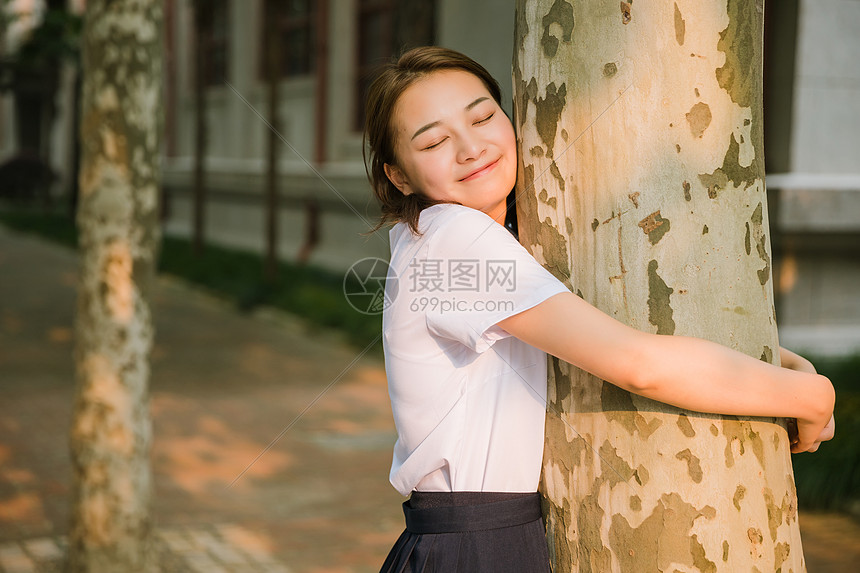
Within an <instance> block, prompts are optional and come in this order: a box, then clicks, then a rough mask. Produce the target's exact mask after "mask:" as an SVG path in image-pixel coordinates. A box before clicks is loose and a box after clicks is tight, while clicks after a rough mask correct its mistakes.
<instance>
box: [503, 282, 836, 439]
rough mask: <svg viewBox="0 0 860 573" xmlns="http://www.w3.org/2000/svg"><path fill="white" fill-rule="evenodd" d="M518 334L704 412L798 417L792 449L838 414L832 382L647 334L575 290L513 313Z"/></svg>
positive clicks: (512, 328)
mask: <svg viewBox="0 0 860 573" xmlns="http://www.w3.org/2000/svg"><path fill="white" fill-rule="evenodd" d="M499 326H500V327H501V328H503V329H504V330H506V331H507V332H509V333H510V334H511V335H513V336H515V337H517V338H519V339H520V340H523V341H524V342H526V343H528V344H531V345H532V346H535V347H537V348H540V349H541V350H544V351H545V352H547V353H549V354H552V355H553V356H556V357H558V358H560V359H561V360H564V361H566V362H569V363H571V364H573V365H574V366H577V367H579V368H582V369H583V370H586V371H588V372H591V373H592V374H594V375H595V376H597V377H599V378H602V379H603V380H606V381H608V382H611V383H612V384H615V385H616V386H619V387H621V388H623V389H625V390H628V391H630V392H633V393H635V394H639V395H641V396H645V397H647V398H652V399H654V400H658V401H660V402H665V403H667V404H672V405H674V406H678V407H680V408H685V409H688V410H695V411H699V412H713V413H717V414H732V415H738V416H776V417H786V418H797V421H798V441H797V443H796V444H794V445H792V452H802V451H807V450H811V449H813V448H815V447H817V440H818V439H819V437H820V435H821V433H822V430H823V429H824V428H825V427H826V426H827V425H828V421H829V420H830V418H831V414H832V412H833V404H834V400H835V395H834V392H833V386H832V385H831V384H830V380H828V379H827V378H825V377H824V376H820V375H818V374H814V373H808V372H797V371H793V370H789V369H786V368H779V367H776V366H772V365H770V364H767V363H765V362H762V361H761V360H756V359H755V358H752V357H750V356H747V355H745V354H742V353H740V352H737V351H734V350H731V349H729V348H726V347H724V346H721V345H719V344H716V343H713V342H709V341H706V340H701V339H697V338H690V337H684V336H662V335H656V334H648V333H645V332H640V331H638V330H636V329H634V328H631V327H629V326H626V325H624V324H622V323H620V322H618V321H617V320H615V319H613V318H611V317H610V316H608V315H606V314H604V313H603V312H601V311H599V310H597V309H596V308H594V307H593V306H591V305H590V304H588V303H587V302H585V301H584V300H582V299H580V298H579V297H578V296H576V295H575V294H572V293H562V294H558V295H555V296H553V297H551V298H549V299H547V300H545V301H544V302H542V303H541V304H539V305H537V306H535V307H533V308H531V309H529V310H526V311H523V312H521V313H519V314H516V315H514V316H511V317H509V318H506V319H504V320H502V321H501V322H499Z"/></svg>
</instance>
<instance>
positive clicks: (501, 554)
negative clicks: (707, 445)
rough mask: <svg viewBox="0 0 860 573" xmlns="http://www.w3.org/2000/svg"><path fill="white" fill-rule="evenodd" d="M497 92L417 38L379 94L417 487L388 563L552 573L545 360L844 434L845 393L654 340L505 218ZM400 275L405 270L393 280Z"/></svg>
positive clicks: (374, 171) (400, 368)
mask: <svg viewBox="0 0 860 573" xmlns="http://www.w3.org/2000/svg"><path fill="white" fill-rule="evenodd" d="M500 97H501V96H500V91H499V87H498V84H497V83H496V82H495V80H494V79H493V78H492V77H491V76H490V75H489V74H488V73H487V71H486V70H485V69H484V68H483V67H481V66H480V65H478V64H477V63H475V62H474V61H472V60H471V59H469V58H467V57H466V56H463V55H462V54H459V53H457V52H453V51H451V50H446V49H443V48H438V47H427V48H416V49H414V50H412V51H409V52H407V53H406V54H404V55H403V56H402V57H401V58H400V59H399V61H397V63H394V64H390V65H388V66H387V67H385V68H384V70H383V71H382V73H381V75H379V76H378V77H377V79H376V80H375V81H374V83H373V84H372V86H371V88H370V91H369V94H368V100H367V108H366V112H367V125H366V132H365V137H366V140H367V143H368V147H369V152H370V161H369V163H370V168H369V177H370V180H371V184H372V186H373V189H374V193H375V195H376V196H377V198H378V199H379V201H380V202H381V204H382V213H383V220H382V222H381V223H380V226H381V225H382V224H384V223H385V222H395V223H396V224H395V225H394V227H393V228H392V229H391V231H390V239H391V260H390V267H391V269H392V271H393V273H394V275H396V276H397V277H398V281H397V282H398V283H399V284H398V290H397V293H396V296H395V295H394V292H393V288H394V282H395V281H394V280H390V281H388V284H387V285H386V286H387V288H388V289H391V290H390V292H389V293H388V294H389V299H390V305H389V306H388V307H387V308H386V309H385V311H384V314H383V343H384V349H385V367H386V373H387V376H388V384H389V392H390V396H391V406H392V411H393V414H394V421H395V424H396V426H397V432H398V440H397V443H396V445H395V447H394V460H393V463H392V468H391V476H390V478H391V483H392V484H393V485H394V487H395V488H396V489H397V490H398V491H399V492H400V493H401V494H403V495H409V494H410V493H411V497H410V499H409V500H408V501H406V502H405V503H404V504H403V509H404V513H405V515H406V530H405V531H404V532H403V534H402V535H401V537H400V539H398V541H397V543H396V544H395V546H394V548H393V549H392V550H391V553H390V554H389V556H388V558H387V559H386V561H385V564H384V565H383V567H382V571H384V572H400V571H410V572H416V571H425V572H429V571H444V572H454V571H464V572H465V571H467V572H469V573H480V572H493V573H500V572H508V571H509V572H517V573H523V572H544V571H549V558H548V553H547V546H546V541H545V538H544V535H545V533H544V526H543V522H542V520H541V516H540V504H539V499H538V494H537V493H536V491H537V487H538V480H539V477H540V471H541V455H542V452H543V429H544V416H545V408H546V401H545V400H546V353H550V354H552V355H554V356H557V357H558V358H560V359H562V360H565V361H567V362H569V363H571V364H573V365H575V366H577V367H579V368H582V369H584V370H587V371H589V372H591V373H593V374H594V375H596V376H598V377H599V378H602V379H604V380H607V381H609V382H611V383H613V384H616V385H617V386H619V387H621V388H623V389H625V390H629V391H631V392H635V393H637V394H640V395H642V396H646V397H648V398H653V399H655V400H660V401H662V402H666V403H668V404H673V405H675V406H679V407H681V408H686V409H690V410H697V411H702V412H713V413H719V414H733V415H745V416H782V417H788V418H795V419H796V420H797V430H798V431H797V436H796V437H795V438H794V441H793V444H792V451H793V452H801V451H814V450H815V449H817V447H818V444H819V442H820V441H822V440H827V439H830V438H831V437H832V435H833V419H832V416H831V412H832V410H833V403H834V399H835V398H834V392H833V388H832V386H831V384H830V381H829V380H827V379H826V378H824V377H823V376H819V375H817V374H815V371H814V369H813V368H812V366H811V365H810V364H809V363H808V362H806V361H805V360H803V359H802V358H800V357H798V356H796V355H794V354H791V353H789V352H788V351H784V350H783V351H781V358H782V360H783V364H784V365H786V366H790V367H793V368H796V369H797V370H798V371H794V370H789V369H785V368H777V367H774V366H771V365H769V364H766V363H764V362H762V361H760V360H756V359H754V358H751V357H749V356H746V355H744V354H741V353H739V352H735V351H733V350H730V349H728V348H724V347H722V346H720V345H717V344H714V343H711V342H707V341H704V340H699V339H693V338H686V337H681V336H658V335H654V334H648V333H644V332H639V331H637V330H635V329H632V328H630V327H628V326H625V325H624V324H622V323H620V322H618V321H616V320H614V319H613V318H611V317H609V316H607V315H605V314H603V313H602V312H600V311H598V310H597V309H595V308H594V307H592V306H590V305H589V304H588V303H586V302H585V301H583V300H582V299H580V298H579V297H578V296H576V295H575V294H572V293H571V292H569V290H568V289H567V288H566V287H565V286H564V285H563V284H562V283H561V282H559V281H558V280H557V279H556V278H554V277H553V276H552V275H551V274H550V273H549V272H547V271H546V270H545V269H544V268H543V267H541V266H540V265H539V264H538V263H537V262H536V261H535V260H534V258H532V257H531V256H530V255H529V253H528V252H527V251H526V250H525V249H524V248H523V247H522V246H521V245H520V244H519V243H518V242H517V241H516V239H515V238H514V237H513V236H512V234H511V233H510V232H509V231H508V230H507V229H506V228H505V227H504V226H503V224H502V223H503V222H504V219H505V213H506V197H507V195H508V193H509V192H510V190H511V189H512V188H513V186H514V183H515V181H516V169H517V156H516V141H515V136H514V130H513V127H512V125H511V122H510V121H509V120H508V118H507V116H506V115H505V113H504V112H503V111H502V109H501V107H500ZM394 275H390V276H394Z"/></svg>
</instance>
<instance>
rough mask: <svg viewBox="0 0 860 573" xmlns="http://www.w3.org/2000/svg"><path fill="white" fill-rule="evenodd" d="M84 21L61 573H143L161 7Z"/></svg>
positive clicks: (138, 0)
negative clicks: (68, 488)
mask: <svg viewBox="0 0 860 573" xmlns="http://www.w3.org/2000/svg"><path fill="white" fill-rule="evenodd" d="M85 18H86V19H85V28H84V34H83V94H82V96H83V97H82V99H83V101H82V114H81V138H82V146H83V147H82V154H81V172H80V193H81V195H80V203H79V208H78V229H79V241H80V252H81V274H80V283H79V288H78V310H77V318H76V327H75V328H76V330H75V336H76V349H75V352H76V356H75V360H76V370H77V390H76V395H75V404H74V414H73V421H72V428H71V453H72V462H73V467H74V484H73V500H72V523H71V529H70V533H69V555H68V561H67V566H66V570H67V571H70V572H79V571H86V572H106V573H107V572H110V573H115V572H117V571H123V572H138V571H154V570H155V569H156V563H155V555H154V554H153V552H152V544H151V520H150V513H149V506H150V498H151V494H150V490H151V481H152V480H151V474H150V468H149V457H148V456H149V444H150V434H151V430H150V419H149V403H148V388H147V387H148V378H149V363H148V357H149V351H150V348H151V345H152V338H153V329H152V320H151V316H150V306H149V302H148V298H149V285H150V283H151V280H152V277H153V274H154V269H155V260H156V256H157V245H158V241H159V232H158V225H157V223H158V217H157V215H158V209H157V204H158V196H159V192H158V190H159V179H160V169H159V157H160V144H161V120H160V118H161V112H162V109H161V66H162V43H161V33H162V26H161V20H162V2H160V1H159V0H113V1H108V0H89V1H88V2H87V12H86V17H85Z"/></svg>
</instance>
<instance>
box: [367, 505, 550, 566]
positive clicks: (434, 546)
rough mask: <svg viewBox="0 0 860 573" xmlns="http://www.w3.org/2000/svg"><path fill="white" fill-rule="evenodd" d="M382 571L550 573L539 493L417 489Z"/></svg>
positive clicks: (405, 510) (405, 512) (407, 507)
mask: <svg viewBox="0 0 860 573" xmlns="http://www.w3.org/2000/svg"><path fill="white" fill-rule="evenodd" d="M403 513H404V515H405V517H406V530H405V531H404V532H403V533H402V534H401V535H400V538H399V539H398V540H397V542H396V543H395V544H394V547H393V548H392V549H391V552H390V553H389V554H388V557H387V558H386V560H385V563H384V564H383V565H382V569H381V570H380V573H441V572H444V573H549V572H550V565H549V551H548V549H547V544H546V532H545V529H544V523H543V519H542V518H541V511H540V496H539V495H538V494H537V493H494V492H419V491H413V492H412V496H411V497H410V498H409V499H408V500H407V501H406V502H404V503H403Z"/></svg>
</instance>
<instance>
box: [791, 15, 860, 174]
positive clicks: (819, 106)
mask: <svg viewBox="0 0 860 573" xmlns="http://www.w3.org/2000/svg"><path fill="white" fill-rule="evenodd" d="M798 19H799V22H798V43H797V60H796V66H797V67H796V78H795V84H794V116H793V124H794V129H793V133H792V151H791V165H792V170H793V171H795V172H801V173H860V32H858V31H860V2H858V1H857V0H802V1H801V2H800V13H799V15H798Z"/></svg>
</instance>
